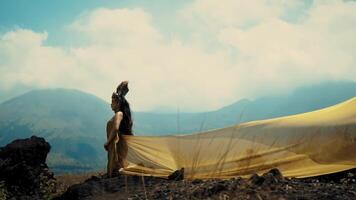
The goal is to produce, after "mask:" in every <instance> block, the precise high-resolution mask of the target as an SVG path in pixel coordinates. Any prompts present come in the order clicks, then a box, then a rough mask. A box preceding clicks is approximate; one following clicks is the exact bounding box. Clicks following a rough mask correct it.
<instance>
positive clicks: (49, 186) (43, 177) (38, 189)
mask: <svg viewBox="0 0 356 200" xmlns="http://www.w3.org/2000/svg"><path fill="white" fill-rule="evenodd" d="M49 151H50V145H49V143H47V142H46V141H45V140H44V139H43V138H39V137H36V136H32V137H31V138H28V139H18V140H14V141H13V142H11V143H10V144H8V145H6V146H5V147H1V148H0V182H3V185H4V186H3V188H4V189H3V190H6V197H7V198H9V199H11V198H15V199H34V198H35V199H36V198H37V199H43V198H47V197H49V196H50V194H51V193H53V192H54V191H55V179H54V176H53V173H52V172H50V171H49V169H48V166H47V165H46V158H47V154H48V152H49ZM0 190H1V189H0ZM0 195H1V194H0Z"/></svg>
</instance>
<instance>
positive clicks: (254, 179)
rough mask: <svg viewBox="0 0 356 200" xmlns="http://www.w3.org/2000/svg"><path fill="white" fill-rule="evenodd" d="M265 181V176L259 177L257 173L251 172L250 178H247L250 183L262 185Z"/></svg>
mask: <svg viewBox="0 0 356 200" xmlns="http://www.w3.org/2000/svg"><path fill="white" fill-rule="evenodd" d="M264 181H265V178H264V177H261V176H259V175H257V174H253V175H252V176H251V177H250V179H249V183H250V184H252V185H258V186H259V185H262V184H263V182H264Z"/></svg>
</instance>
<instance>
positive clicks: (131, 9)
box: [0, 0, 356, 113]
mask: <svg viewBox="0 0 356 200" xmlns="http://www.w3.org/2000/svg"><path fill="white" fill-rule="evenodd" d="M354 10H356V1H342V0H340V1H336V0H335V1H328V2H325V1H317V0H316V1H312V0H303V1H288V2H282V1H277V0H276V1H247V0H241V1H233V0H229V1H226V2H225V4H224V5H222V4H221V2H219V1H217V0H191V1H188V0H185V1H174V2H169V3H168V2H165V1H163V0H158V1H155V2H150V3H148V2H145V1H142V0H135V1H128V0H124V1H117V2H115V1H105V2H103V1H95V0H90V1H85V3H84V1H76V2H71V1H69V0H65V1H60V2H56V3H53V2H47V1H43V0H42V1H36V2H30V1H21V0H14V1H2V2H0V19H1V20H0V60H1V62H0V74H1V75H0V102H3V101H4V100H6V99H10V98H12V97H15V96H17V95H20V94H23V93H25V92H28V91H31V90H33V89H45V88H73V89H77V90H80V91H83V92H86V93H89V94H93V95H95V96H97V97H100V98H101V99H103V100H104V101H106V102H109V101H110V97H111V93H112V91H114V90H115V89H116V86H117V85H118V84H119V83H120V81H123V80H128V81H129V88H130V92H129V93H128V97H127V98H128V100H129V102H130V104H131V105H134V107H135V108H136V110H140V111H142V112H151V111H155V112H169V113H170V112H172V113H174V111H177V110H179V111H180V112H205V111H213V110H217V109H219V108H222V107H224V106H226V105H231V104H232V103H234V102H236V101H238V100H240V99H244V98H247V99H255V98H259V97H261V96H269V95H282V94H287V93H289V92H291V91H293V90H294V89H296V88H300V87H303V86H308V85H315V84H318V83H321V82H328V81H345V80H347V81H353V82H355V81H356V75H355V74H356V57H355V56H354V52H356V38H355V37H354V36H355V35H356V26H355V22H356V12H354Z"/></svg>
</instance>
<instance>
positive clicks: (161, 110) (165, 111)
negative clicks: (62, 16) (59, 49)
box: [0, 80, 356, 114]
mask: <svg viewBox="0 0 356 200" xmlns="http://www.w3.org/2000/svg"><path fill="white" fill-rule="evenodd" d="M350 83H353V84H356V81H347V80H344V81H326V82H320V83H317V84H312V85H304V86H301V87H297V88H295V89H294V90H292V91H289V92H286V93H280V94H278V95H265V96H258V97H256V98H241V99H236V100H235V101H234V102H232V103H231V104H226V105H222V106H221V107H218V108H216V109H214V110H202V111H195V112H194V111H191V112H189V111H180V110H179V107H176V109H175V110H172V108H168V109H165V108H159V109H155V110H147V111H141V110H136V109H132V104H130V105H131V109H132V111H133V112H138V113H154V114H177V113H191V114H199V113H207V112H215V111H218V110H221V109H223V108H226V107H229V106H232V105H234V104H236V103H239V102H241V101H245V100H247V101H250V102H253V101H256V100H259V99H263V98H277V97H282V98H286V97H289V96H290V95H295V92H297V91H300V90H305V89H307V90H311V89H312V90H315V89H314V88H318V87H325V85H330V84H331V85H335V84H336V85H339V84H350ZM56 90H62V91H75V92H78V93H82V94H85V95H90V96H92V97H94V98H97V99H99V100H101V101H103V102H105V103H107V104H108V106H109V105H110V102H108V101H105V99H102V98H101V97H99V96H97V95H95V94H93V93H90V92H86V91H82V90H80V89H77V88H40V89H38V88H37V89H31V90H29V91H26V92H24V93H22V94H19V95H17V96H14V97H11V98H9V99H6V100H3V101H0V105H1V104H3V103H6V102H8V101H11V100H13V99H16V98H18V97H21V96H23V95H27V94H29V93H33V92H41V91H56ZM352 98H356V96H354V97H352ZM352 98H349V99H347V100H350V99H352ZM340 103H341V102H340ZM333 105H336V104H333Z"/></svg>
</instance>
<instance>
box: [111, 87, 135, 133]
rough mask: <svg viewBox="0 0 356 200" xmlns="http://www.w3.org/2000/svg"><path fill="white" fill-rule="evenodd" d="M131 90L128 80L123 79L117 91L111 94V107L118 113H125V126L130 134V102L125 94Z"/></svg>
mask: <svg viewBox="0 0 356 200" xmlns="http://www.w3.org/2000/svg"><path fill="white" fill-rule="evenodd" d="M128 92H129V88H128V81H123V82H121V83H120V85H119V86H117V88H116V92H114V93H113V94H112V95H111V109H112V110H113V111H114V112H115V113H116V112H119V111H121V112H122V113H123V115H124V116H123V117H124V118H123V126H125V127H124V129H125V130H126V131H127V132H128V134H132V131H131V129H132V120H131V109H130V104H129V102H128V101H127V100H126V98H125V95H126V94H127V93H128Z"/></svg>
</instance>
